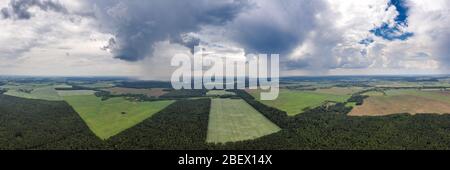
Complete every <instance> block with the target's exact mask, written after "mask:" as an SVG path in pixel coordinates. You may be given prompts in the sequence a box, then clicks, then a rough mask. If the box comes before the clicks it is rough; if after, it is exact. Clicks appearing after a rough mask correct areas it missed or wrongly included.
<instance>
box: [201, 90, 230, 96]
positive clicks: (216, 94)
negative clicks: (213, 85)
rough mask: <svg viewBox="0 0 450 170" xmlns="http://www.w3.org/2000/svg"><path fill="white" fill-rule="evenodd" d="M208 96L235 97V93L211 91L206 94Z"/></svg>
mask: <svg viewBox="0 0 450 170" xmlns="http://www.w3.org/2000/svg"><path fill="white" fill-rule="evenodd" d="M206 95H207V96H222V95H235V93H233V92H229V91H225V90H210V91H208V92H207V93H206Z"/></svg>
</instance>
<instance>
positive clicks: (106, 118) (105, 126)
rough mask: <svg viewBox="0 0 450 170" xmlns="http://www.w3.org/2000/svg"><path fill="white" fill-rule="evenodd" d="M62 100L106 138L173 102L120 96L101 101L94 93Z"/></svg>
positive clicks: (96, 132)
mask: <svg viewBox="0 0 450 170" xmlns="http://www.w3.org/2000/svg"><path fill="white" fill-rule="evenodd" d="M64 100H66V101H67V102H68V103H69V104H70V105H71V106H72V107H73V108H74V109H75V111H76V112H77V113H78V114H80V116H81V118H82V119H83V120H84V121H85V122H86V124H87V125H88V126H89V128H90V129H91V130H92V131H93V132H94V133H95V134H96V135H97V136H98V137H100V138H101V139H108V138H109V137H111V136H114V135H116V134H118V133H120V132H121V131H123V130H125V129H128V128H130V127H132V126H134V125H136V124H138V123H140V122H142V121H143V120H145V119H147V118H149V117H151V116H152V115H153V114H155V113H157V112H158V111H160V110H162V109H163V108H165V107H167V106H168V105H170V104H171V103H173V101H154V102H131V101H128V100H125V99H124V98H121V97H115V98H110V99H108V100H106V101H101V99H100V98H98V97H96V96H94V95H74V96H64Z"/></svg>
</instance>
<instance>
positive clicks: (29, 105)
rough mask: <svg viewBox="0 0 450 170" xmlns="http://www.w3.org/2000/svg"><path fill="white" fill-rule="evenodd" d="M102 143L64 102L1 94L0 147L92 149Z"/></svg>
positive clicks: (100, 145) (99, 146)
mask: <svg viewBox="0 0 450 170" xmlns="http://www.w3.org/2000/svg"><path fill="white" fill-rule="evenodd" d="M102 145H103V144H102V142H101V141H99V140H98V139H97V137H96V136H95V135H94V134H93V133H92V132H91V131H90V130H89V128H88V127H87V126H86V124H85V123H84V121H83V120H82V119H81V118H80V117H79V116H78V114H77V113H76V112H75V111H74V110H73V109H72V108H71V107H70V106H69V105H67V104H66V103H65V102H62V101H44V100H33V99H23V98H18V97H12V96H7V95H0V149H89V148H101V147H102Z"/></svg>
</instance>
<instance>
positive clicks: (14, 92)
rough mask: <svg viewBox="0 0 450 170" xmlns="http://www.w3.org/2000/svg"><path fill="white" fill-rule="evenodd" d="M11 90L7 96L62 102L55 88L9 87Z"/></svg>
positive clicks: (48, 86)
mask: <svg viewBox="0 0 450 170" xmlns="http://www.w3.org/2000/svg"><path fill="white" fill-rule="evenodd" d="M7 88H8V89H9V90H8V91H7V92H6V93H5V94H6V95H10V96H16V97H22V98H27V99H41V100H51V101H60V100H62V98H61V97H60V96H59V95H58V93H57V92H56V90H55V89H54V88H53V86H50V85H47V86H40V85H39V86H32V85H25V86H9V87H7Z"/></svg>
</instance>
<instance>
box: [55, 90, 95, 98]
mask: <svg viewBox="0 0 450 170" xmlns="http://www.w3.org/2000/svg"><path fill="white" fill-rule="evenodd" d="M57 92H58V95H59V96H62V97H64V96H80V95H93V94H94V93H95V91H94V90H57Z"/></svg>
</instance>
